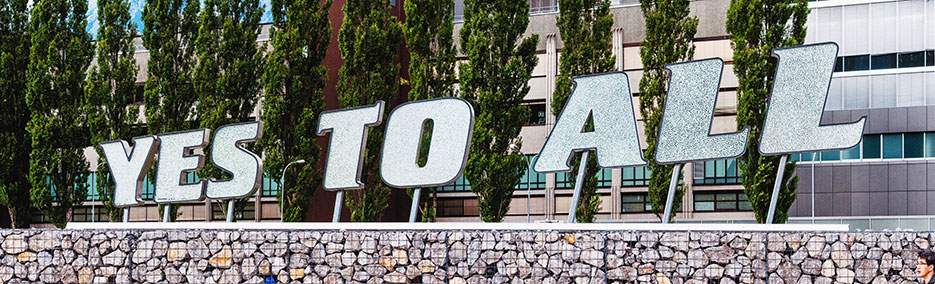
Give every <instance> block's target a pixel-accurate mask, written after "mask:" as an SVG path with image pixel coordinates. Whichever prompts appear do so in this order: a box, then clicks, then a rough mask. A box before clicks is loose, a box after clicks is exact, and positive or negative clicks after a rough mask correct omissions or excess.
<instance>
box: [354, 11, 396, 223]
mask: <svg viewBox="0 0 935 284" xmlns="http://www.w3.org/2000/svg"><path fill="white" fill-rule="evenodd" d="M402 40H403V27H402V24H400V23H399V22H398V21H397V20H396V17H394V16H391V15H390V1H389V0H348V1H347V3H346V4H345V5H344V20H343V22H342V23H341V30H340V31H338V47H339V48H340V49H341V58H342V59H344V65H343V66H341V70H340V71H338V75H339V76H340V78H339V80H338V101H339V102H340V103H341V107H344V108H349V107H356V106H364V105H371V104H374V103H376V102H377V101H378V100H382V101H384V102H386V103H387V104H386V108H388V109H392V107H393V106H394V102H396V101H397V97H398V90H399V79H400V78H399V68H400V67H399V48H400V45H401V44H402ZM388 113H389V112H388V111H386V112H384V116H386V115H388ZM383 121H386V117H384V118H383ZM369 131H370V132H369V135H367V142H366V143H367V144H366V150H365V151H366V152H365V155H364V165H363V168H364V169H366V170H365V171H364V173H363V176H362V177H361V180H362V181H363V183H364V185H365V186H366V187H365V188H363V189H360V190H354V191H351V192H349V194H348V196H347V199H345V201H346V202H345V203H346V204H347V207H348V209H350V210H351V220H352V221H355V222H373V221H377V220H379V219H380V217H382V216H383V212H384V211H385V210H386V208H387V206H388V204H387V199H389V195H390V188H389V187H387V186H386V185H385V184H383V181H382V180H381V179H380V172H379V166H378V165H379V160H380V149H381V147H382V143H383V135H384V133H385V127H384V126H382V125H381V126H376V127H372V128H370V130H369Z"/></svg>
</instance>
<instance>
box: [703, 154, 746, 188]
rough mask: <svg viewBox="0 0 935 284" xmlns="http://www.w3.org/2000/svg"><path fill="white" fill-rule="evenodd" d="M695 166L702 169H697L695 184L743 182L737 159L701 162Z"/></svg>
mask: <svg viewBox="0 0 935 284" xmlns="http://www.w3.org/2000/svg"><path fill="white" fill-rule="evenodd" d="M695 166H696V167H700V169H696V175H695V184H739V183H740V182H741V178H740V175H739V172H740V170H739V169H738V165H737V160H736V159H730V160H715V161H705V162H704V163H701V162H699V163H695Z"/></svg>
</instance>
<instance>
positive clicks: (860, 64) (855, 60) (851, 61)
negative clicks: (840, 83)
mask: <svg viewBox="0 0 935 284" xmlns="http://www.w3.org/2000/svg"><path fill="white" fill-rule="evenodd" d="M860 70H870V55H854V56H845V57H844V71H860Z"/></svg>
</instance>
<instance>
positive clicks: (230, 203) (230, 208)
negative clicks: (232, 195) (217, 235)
mask: <svg viewBox="0 0 935 284" xmlns="http://www.w3.org/2000/svg"><path fill="white" fill-rule="evenodd" d="M227 222H228V223H231V222H234V200H233V199H231V200H230V201H228V202H227Z"/></svg>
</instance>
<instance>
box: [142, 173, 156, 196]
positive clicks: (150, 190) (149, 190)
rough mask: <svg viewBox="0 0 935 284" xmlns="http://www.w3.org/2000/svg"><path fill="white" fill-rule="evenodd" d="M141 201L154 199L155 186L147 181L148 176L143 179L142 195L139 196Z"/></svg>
mask: <svg viewBox="0 0 935 284" xmlns="http://www.w3.org/2000/svg"><path fill="white" fill-rule="evenodd" d="M141 195H142V196H141V198H142V199H143V200H153V198H154V197H156V185H154V184H153V182H152V181H151V180H150V179H149V175H146V176H145V177H143V194H141Z"/></svg>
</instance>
